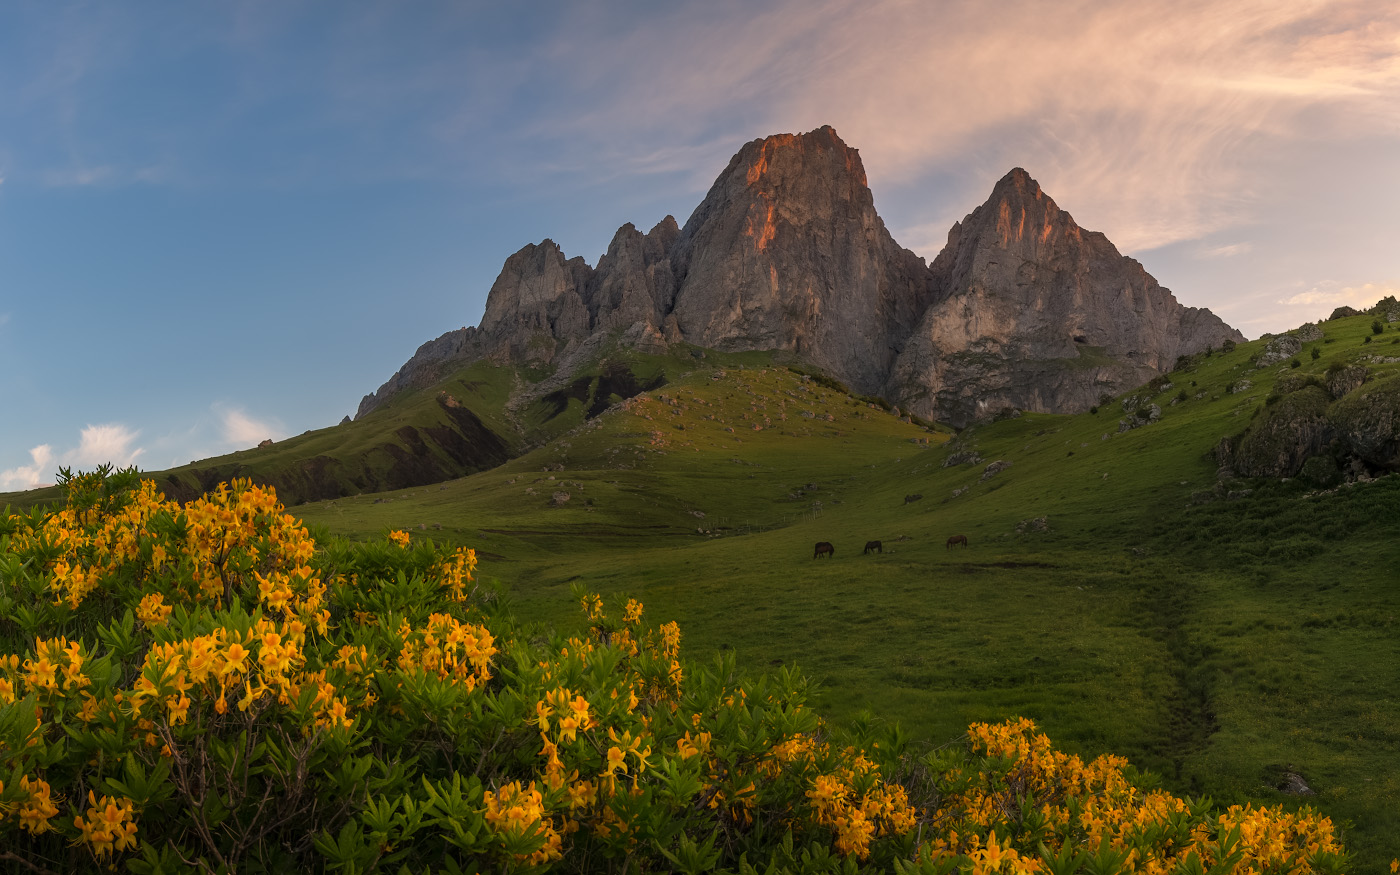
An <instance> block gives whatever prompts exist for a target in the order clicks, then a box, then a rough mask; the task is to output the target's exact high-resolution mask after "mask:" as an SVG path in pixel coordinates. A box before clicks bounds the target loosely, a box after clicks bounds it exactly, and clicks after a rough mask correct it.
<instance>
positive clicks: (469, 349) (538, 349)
mask: <svg viewBox="0 0 1400 875" xmlns="http://www.w3.org/2000/svg"><path fill="white" fill-rule="evenodd" d="M611 338H617V339H619V340H620V341H621V342H622V343H624V344H627V345H631V346H636V347H640V348H643V349H661V348H664V347H665V346H666V345H668V344H674V343H688V344H693V345H695V346H700V347H707V348H714V349H724V350H751V349H752V350H762V349H776V350H785V351H789V352H792V353H795V354H797V355H799V356H801V357H802V358H804V359H806V360H808V361H810V362H812V363H813V364H816V365H818V366H820V367H822V368H824V369H825V370H827V371H828V372H830V373H831V374H832V375H833V376H835V377H837V378H839V379H841V380H843V381H845V382H846V383H847V384H849V385H850V386H851V387H852V388H853V389H855V390H856V391H858V392H862V393H867V394H880V395H882V396H884V397H886V398H888V399H890V400H892V401H894V402H896V403H898V404H900V405H901V406H904V407H906V408H908V409H910V410H912V411H913V412H915V413H918V414H920V415H922V416H925V417H927V418H936V419H940V420H943V421H947V422H951V423H952V424H954V425H958V426H961V425H966V424H968V423H970V422H973V421H976V420H979V419H985V418H990V417H992V416H994V415H996V414H997V413H999V412H1000V411H1002V410H1004V409H1006V408H1017V409H1023V410H1035V411H1052V412H1075V411H1079V410H1083V409H1087V408H1088V407H1089V406H1091V405H1093V404H1095V403H1097V402H1098V399H1099V398H1100V396H1102V395H1104V394H1110V395H1112V394H1117V393H1119V392H1122V391H1125V390H1126V389H1129V388H1131V387H1133V386H1136V385H1139V384H1140V383H1142V382H1144V381H1146V380H1147V379H1149V378H1151V377H1152V376H1153V375H1155V374H1157V373H1160V372H1161V371H1163V370H1166V369H1169V368H1170V367H1171V365H1172V364H1173V363H1174V362H1175V360H1176V358H1177V357H1178V356H1180V355H1188V354H1191V353H1195V352H1199V351H1202V350H1205V349H1207V348H1209V347H1214V346H1219V345H1220V344H1221V343H1223V342H1224V341H1226V340H1234V341H1242V340H1243V339H1244V337H1243V336H1242V335H1241V334H1240V333H1239V332H1238V331H1235V330H1234V329H1232V328H1230V327H1229V326H1227V325H1226V324H1225V323H1224V322H1222V321H1221V320H1220V319H1219V318H1217V317H1216V316H1215V315H1213V314H1212V313H1210V311H1208V310H1202V309H1195V308H1189V307H1182V306H1181V305H1180V304H1178V303H1177V301H1176V299H1175V298H1174V297H1172V295H1171V293H1170V292H1169V291H1167V290H1166V289H1164V288H1162V287H1161V286H1160V285H1158V284H1157V282H1156V281H1155V280H1154V279H1153V278H1152V277H1151V276H1150V275H1148V274H1147V272H1146V271H1145V270H1143V268H1142V266H1141V265H1140V264H1138V263H1137V262H1136V261H1134V260H1132V259H1130V258H1125V257H1124V256H1122V255H1120V254H1119V253H1118V251H1117V250H1116V249H1115V248H1114V247H1113V244H1112V243H1110V242H1109V241H1108V239H1107V238H1106V237H1104V235H1102V234H1099V233H1096V232H1093V231H1085V230H1083V229H1081V228H1080V227H1079V226H1078V225H1077V224H1076V223H1075V222H1074V220H1073V218H1071V217H1070V215H1069V214H1068V213H1066V212H1064V211H1062V210H1060V209H1059V207H1057V206H1056V205H1055V203H1054V201H1052V200H1051V199H1050V198H1049V197H1048V196H1047V195H1045V193H1044V192H1042V191H1041V189H1040V186H1039V185H1038V184H1036V182H1035V180H1033V179H1031V177H1030V176H1029V175H1028V174H1027V173H1026V172H1025V171H1024V170H1021V169H1019V168H1018V169H1015V170H1013V171H1011V172H1010V173H1009V174H1007V175H1006V177H1005V178H1003V179H1002V180H1001V181H1000V182H999V183H997V185H996V188H995V189H994V190H993V192H992V196H991V198H990V199H989V200H988V201H987V203H985V204H983V205H982V206H981V207H978V208H977V209H976V210H974V211H973V212H972V213H971V214H969V215H968V216H967V217H966V218H965V219H964V220H963V221H962V222H959V223H957V224H955V225H954V226H953V228H952V230H951V231H950V232H949V235H948V244H947V246H946V247H945V248H944V250H943V251H942V252H941V253H940V254H939V255H938V257H937V258H935V259H934V261H933V263H932V265H927V264H925V262H924V260H923V259H922V258H920V257H919V256H917V255H915V254H914V253H912V252H910V251H909V250H907V249H904V248H902V247H901V246H900V245H899V244H898V243H896V242H895V240H894V238H893V237H892V236H891V235H890V233H889V231H888V230H887V229H886V228H885V225H884V222H883V221H882V220H881V219H880V216H879V214H878V213H877V212H876V211H875V205H874V199H873V197H872V195H871V193H870V189H869V187H868V185H867V182H866V176H865V168H864V166H863V165H862V163H861V160H860V154H859V153H858V152H857V151H856V150H855V149H852V148H850V147H849V146H847V145H846V144H845V143H844V142H842V140H841V138H840V137H839V136H837V134H836V132H835V131H834V130H833V129H832V128H830V127H823V128H819V129H817V130H815V131H811V132H810V133H806V134H780V135H776V136H771V137H767V138H764V139H761V140H754V141H753V142H750V143H748V144H746V145H745V146H744V147H743V148H742V149H740V150H739V152H738V154H736V155H735V156H734V157H733V158H732V159H731V160H730V162H729V165H728V166H727V167H726V168H725V169H724V171H723V172H722V173H721V174H720V175H719V178H718V179H716V180H715V183H714V185H713V186H711V188H710V190H709V192H708V193H707V194H706V196H705V198H704V200H703V201H702V202H701V203H700V205H699V206H698V207H697V208H696V209H695V211H694V212H693V213H692V214H691V216H690V219H689V220H688V221H687V222H686V223H685V226H684V227H678V225H677V223H676V221H675V219H674V218H672V217H670V216H667V217H666V218H665V219H663V220H662V221H661V222H660V223H658V224H657V225H656V226H655V227H654V228H652V229H651V230H650V231H649V232H647V233H645V234H643V233H641V232H640V231H639V230H637V229H636V228H635V227H634V226H632V225H630V224H628V225H624V226H623V227H622V228H620V229H619V230H618V231H617V234H616V235H614V237H613V240H612V243H611V244H609V246H608V251H607V253H606V254H604V255H603V256H602V258H600V259H599V261H598V265H597V267H591V266H589V265H588V264H587V263H586V262H585V261H584V260H583V259H582V258H579V257H574V258H567V257H566V256H565V255H564V253H563V252H562V251H560V249H559V247H558V246H557V245H555V244H554V243H553V242H552V241H550V240H544V241H542V242H541V243H539V244H537V245H536V244H531V245H528V246H525V247H524V248H523V249H521V250H520V251H519V252H516V253H515V254H514V255H512V256H510V258H508V259H506V263H505V266H504V267H503V268H502V270H501V273H500V276H499V277H498V278H497V279H496V282H495V283H494V284H493V286H492V287H491V291H490V293H489V295H488V296H487V302H486V312H485V315H484V316H483V317H482V320H481V323H480V325H479V326H477V327H476V328H463V329H459V330H457V331H452V332H448V333H447V334H444V335H442V336H441V337H439V338H437V339H436V340H433V341H430V342H428V343H425V344H424V345H423V346H422V347H420V348H419V350H418V352H417V353H416V354H415V355H414V356H413V358H412V359H410V360H409V361H408V362H407V363H406V364H405V365H404V366H403V367H402V368H401V369H400V370H399V372H398V373H396V374H395V375H394V376H393V377H392V378H391V379H390V380H389V381H388V382H387V383H385V384H384V385H383V386H381V387H380V389H379V390H378V391H377V392H375V393H374V394H373V395H368V396H366V397H365V399H364V401H363V402H361V404H360V409H359V412H358V414H357V418H358V416H363V415H365V414H366V413H368V412H370V411H372V410H374V409H375V408H376V407H378V406H379V405H381V404H383V403H384V402H385V401H386V400H388V399H389V398H390V397H392V396H393V395H395V394H397V393H398V392H400V391H403V390H404V389H409V388H414V387H420V386H428V385H432V384H433V383H434V382H436V381H437V380H438V379H440V378H441V377H442V376H444V375H445V374H446V373H447V372H449V371H450V370H451V368H453V367H455V366H457V365H458V364H461V363H465V362H469V361H474V360H476V359H480V358H490V359H492V360H496V361H500V362H516V363H524V362H540V363H549V364H552V365H554V366H555V367H556V368H557V369H558V372H559V373H561V374H565V375H566V374H567V373H568V372H569V371H570V370H571V369H572V368H573V367H576V366H577V365H578V364H579V363H581V362H582V361H584V360H586V358H587V356H588V354H589V353H590V352H591V351H593V350H596V349H598V348H600V347H601V346H602V345H603V343H604V342H606V341H607V340H609V339H611Z"/></svg>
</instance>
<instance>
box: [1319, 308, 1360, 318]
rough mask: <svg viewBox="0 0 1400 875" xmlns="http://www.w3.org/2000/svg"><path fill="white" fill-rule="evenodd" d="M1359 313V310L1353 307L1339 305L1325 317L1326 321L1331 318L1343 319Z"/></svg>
mask: <svg viewBox="0 0 1400 875" xmlns="http://www.w3.org/2000/svg"><path fill="white" fill-rule="evenodd" d="M1360 315H1361V311H1360V310H1358V309H1356V308H1355V307H1347V306H1341V307H1338V308H1337V309H1335V310H1333V311H1332V315H1331V316H1328V317H1327V321H1328V322H1331V321H1332V320H1333V319H1345V318H1346V317H1348V316H1360Z"/></svg>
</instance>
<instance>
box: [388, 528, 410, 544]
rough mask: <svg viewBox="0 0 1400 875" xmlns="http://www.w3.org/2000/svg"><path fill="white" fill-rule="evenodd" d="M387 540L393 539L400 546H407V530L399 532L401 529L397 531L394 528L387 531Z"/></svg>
mask: <svg viewBox="0 0 1400 875" xmlns="http://www.w3.org/2000/svg"><path fill="white" fill-rule="evenodd" d="M389 540H391V541H393V542H394V543H395V544H398V545H399V546H400V547H407V546H408V532H401V531H398V530H397V529H396V530H394V531H391V532H389Z"/></svg>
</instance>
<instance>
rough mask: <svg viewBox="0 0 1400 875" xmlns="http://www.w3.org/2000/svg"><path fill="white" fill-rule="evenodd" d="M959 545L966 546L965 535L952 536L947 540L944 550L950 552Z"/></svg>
mask: <svg viewBox="0 0 1400 875" xmlns="http://www.w3.org/2000/svg"><path fill="white" fill-rule="evenodd" d="M959 544H961V545H962V546H964V547H966V546H967V535H952V536H950V537H949V538H948V546H947V547H946V548H945V549H948V550H951V549H953V548H954V547H956V546H958V545H959Z"/></svg>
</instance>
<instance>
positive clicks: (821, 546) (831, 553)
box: [812, 541, 836, 559]
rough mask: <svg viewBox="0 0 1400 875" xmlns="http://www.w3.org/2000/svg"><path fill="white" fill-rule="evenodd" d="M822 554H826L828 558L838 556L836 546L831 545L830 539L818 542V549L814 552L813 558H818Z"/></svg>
mask: <svg viewBox="0 0 1400 875" xmlns="http://www.w3.org/2000/svg"><path fill="white" fill-rule="evenodd" d="M822 556H825V557H826V558H828V559H834V558H836V548H835V547H833V546H831V542H830V541H818V542H817V549H816V550H815V551H814V552H813V553H812V558H813V559H818V558H821V557H822Z"/></svg>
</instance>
